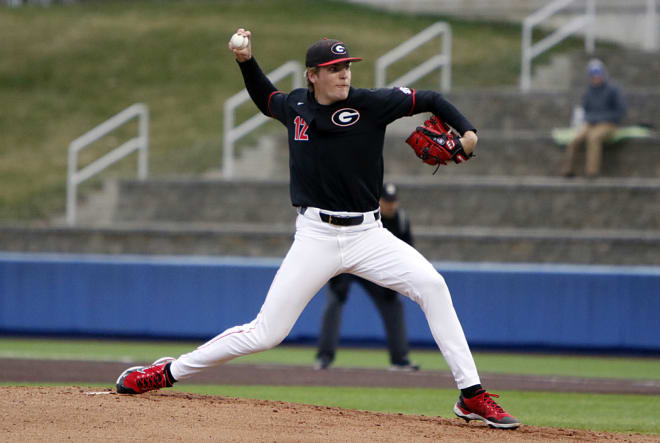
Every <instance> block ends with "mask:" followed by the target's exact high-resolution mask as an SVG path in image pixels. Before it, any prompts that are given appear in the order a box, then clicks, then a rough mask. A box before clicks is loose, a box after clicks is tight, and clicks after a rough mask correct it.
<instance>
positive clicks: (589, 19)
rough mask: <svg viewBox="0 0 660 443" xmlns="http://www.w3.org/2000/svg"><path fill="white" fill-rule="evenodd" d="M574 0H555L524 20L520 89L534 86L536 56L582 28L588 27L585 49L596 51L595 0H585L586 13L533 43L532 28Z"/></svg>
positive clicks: (590, 51)
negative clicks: (533, 65) (533, 66)
mask: <svg viewBox="0 0 660 443" xmlns="http://www.w3.org/2000/svg"><path fill="white" fill-rule="evenodd" d="M574 1H575V0H555V1H554V2H552V3H550V4H548V5H546V6H544V7H543V8H541V9H539V10H538V11H536V12H534V13H533V14H532V15H530V16H529V17H527V18H525V20H524V21H523V28H522V56H521V59H522V60H521V65H522V66H521V73H520V89H522V90H523V91H525V92H527V91H529V90H530V89H531V87H532V60H533V59H534V57H537V56H538V55H540V54H542V53H543V52H545V51H547V50H548V49H550V48H551V47H553V46H554V45H556V44H557V43H559V42H561V41H562V40H564V39H565V38H567V37H569V36H571V35H572V34H575V33H576V32H577V31H579V30H580V29H582V28H586V32H585V34H584V47H585V50H586V51H587V52H588V53H592V52H593V51H594V46H595V38H594V29H593V28H594V27H593V24H594V17H595V15H596V2H595V0H585V13H584V15H580V16H578V17H575V18H573V20H571V21H570V22H568V23H566V24H565V25H564V26H562V27H560V28H559V29H557V30H556V31H555V32H553V33H552V34H550V35H549V36H547V37H545V38H544V39H542V40H540V41H539V42H537V43H536V44H532V30H533V28H534V26H536V25H538V24H539V23H542V22H543V21H545V20H546V19H548V18H550V17H551V16H553V15H554V14H556V13H557V12H558V11H560V10H561V9H563V8H565V7H566V6H568V5H570V4H571V3H573V2H574Z"/></svg>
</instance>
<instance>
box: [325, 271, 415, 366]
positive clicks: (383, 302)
mask: <svg viewBox="0 0 660 443" xmlns="http://www.w3.org/2000/svg"><path fill="white" fill-rule="evenodd" d="M353 282H357V283H359V284H361V285H362V287H363V288H364V289H365V290H366V291H367V293H368V294H369V296H370V297H371V299H372V300H373V301H374V303H375V304H376V307H377V308H378V311H379V312H380V315H381V318H382V319H383V325H384V326H385V335H386V338H387V348H388V350H389V353H390V363H391V364H393V365H405V364H408V363H409V361H408V351H409V347H408V335H407V332H406V323H405V318H404V314H403V303H402V301H401V299H400V297H399V294H397V293H396V292H394V291H392V290H391V289H387V288H383V287H382V286H378V285H377V284H374V283H371V282H370V281H368V280H365V279H362V278H360V277H356V276H354V275H351V274H340V275H338V276H336V277H333V278H331V279H330V281H329V282H328V290H327V292H326V298H327V303H326V306H325V312H324V313H323V320H322V325H321V335H320V337H319V349H318V353H317V355H316V357H317V358H321V357H325V358H328V359H330V361H333V360H334V358H335V351H336V349H337V345H338V344H339V325H340V323H341V316H342V309H343V307H344V303H346V299H347V298H348V290H349V287H350V285H351V283H353Z"/></svg>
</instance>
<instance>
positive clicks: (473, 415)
mask: <svg viewBox="0 0 660 443" xmlns="http://www.w3.org/2000/svg"><path fill="white" fill-rule="evenodd" d="M491 397H496V398H497V397H499V395H497V394H490V393H488V392H486V391H481V392H479V394H477V395H476V396H474V397H472V398H463V396H462V395H461V396H460V397H459V398H458V402H456V404H455V405H454V414H456V415H457V416H459V417H460V418H462V419H463V420H465V421H466V422H469V421H470V420H481V421H483V422H484V423H486V424H487V425H488V426H490V427H491V428H502V429H516V428H517V427H518V426H520V421H519V420H518V419H517V418H516V417H514V416H513V415H511V414H509V413H508V412H506V411H505V410H504V409H502V407H501V406H500V405H498V404H497V403H496V402H495V400H493V399H492V398H491Z"/></svg>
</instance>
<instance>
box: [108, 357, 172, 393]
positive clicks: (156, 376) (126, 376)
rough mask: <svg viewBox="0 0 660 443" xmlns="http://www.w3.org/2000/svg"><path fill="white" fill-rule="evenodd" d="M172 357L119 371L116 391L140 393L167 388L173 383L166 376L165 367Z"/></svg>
mask: <svg viewBox="0 0 660 443" xmlns="http://www.w3.org/2000/svg"><path fill="white" fill-rule="evenodd" d="M173 360H174V358H172V357H163V358H159V359H158V360H156V361H155V362H154V363H153V364H152V365H151V366H133V367H131V368H128V369H126V370H125V371H124V372H122V373H121V375H120V376H119V378H118V379H117V393H119V394H142V393H143V392H148V391H155V390H156V389H160V388H169V387H170V386H172V385H173V384H174V380H170V378H169V377H168V376H167V371H166V370H165V367H166V366H167V365H168V364H170V363H171V362H172V361H173Z"/></svg>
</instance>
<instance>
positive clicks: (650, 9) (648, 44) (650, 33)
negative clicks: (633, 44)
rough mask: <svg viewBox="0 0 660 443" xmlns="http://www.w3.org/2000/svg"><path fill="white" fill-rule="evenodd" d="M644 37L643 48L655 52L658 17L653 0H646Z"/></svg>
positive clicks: (656, 47) (656, 48)
mask: <svg viewBox="0 0 660 443" xmlns="http://www.w3.org/2000/svg"><path fill="white" fill-rule="evenodd" d="M645 15H646V39H645V40H644V44H643V47H644V50H645V51H650V52H655V51H657V50H658V31H657V30H658V27H657V23H658V19H657V11H656V8H655V0H646V14H645Z"/></svg>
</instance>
